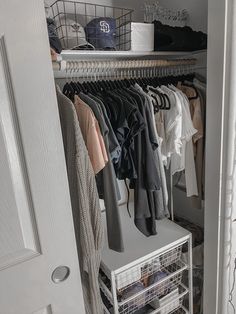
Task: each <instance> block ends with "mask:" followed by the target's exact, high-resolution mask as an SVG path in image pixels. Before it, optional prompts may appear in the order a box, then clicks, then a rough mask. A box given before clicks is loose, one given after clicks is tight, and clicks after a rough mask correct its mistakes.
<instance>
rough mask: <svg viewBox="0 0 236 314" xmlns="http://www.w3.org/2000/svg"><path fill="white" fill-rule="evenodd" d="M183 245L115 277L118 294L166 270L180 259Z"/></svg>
mask: <svg viewBox="0 0 236 314" xmlns="http://www.w3.org/2000/svg"><path fill="white" fill-rule="evenodd" d="M182 247H183V245H182V244H181V245H179V246H178V247H176V248H174V249H171V250H169V251H167V252H165V253H163V254H161V255H157V256H154V257H153V258H150V259H148V260H147V261H145V262H143V263H142V264H138V265H137V266H134V267H131V268H130V269H128V270H127V271H124V272H121V273H120V274H117V275H116V287H117V290H118V292H120V293H122V291H123V290H125V289H127V288H129V287H130V286H132V285H134V284H135V283H136V282H138V281H139V280H142V281H143V282H145V281H146V280H147V279H148V278H149V277H150V276H152V275H153V274H155V273H156V272H158V271H160V270H162V269H164V268H167V267H168V266H169V265H171V264H174V263H177V262H178V261H179V260H180V258H181V253H182Z"/></svg>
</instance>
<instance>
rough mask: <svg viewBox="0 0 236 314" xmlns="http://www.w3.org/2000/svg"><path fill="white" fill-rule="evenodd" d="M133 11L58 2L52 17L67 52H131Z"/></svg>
mask: <svg viewBox="0 0 236 314" xmlns="http://www.w3.org/2000/svg"><path fill="white" fill-rule="evenodd" d="M132 13H133V10H131V9H126V8H118V7H113V6H105V5H100V4H91V3H84V2H76V1H68V0H57V1H55V2H54V3H53V4H52V5H51V15H52V18H53V19H54V21H55V23H56V25H57V34H58V37H59V39H60V41H61V44H62V48H63V49H85V50H87V49H88V50H91V49H95V50H122V51H125V50H130V48H131V21H132Z"/></svg>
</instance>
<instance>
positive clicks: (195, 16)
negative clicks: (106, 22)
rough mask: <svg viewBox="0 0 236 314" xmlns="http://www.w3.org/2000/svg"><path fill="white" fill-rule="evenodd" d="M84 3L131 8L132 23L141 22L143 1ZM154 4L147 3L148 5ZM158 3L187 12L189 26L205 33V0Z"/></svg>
mask: <svg viewBox="0 0 236 314" xmlns="http://www.w3.org/2000/svg"><path fill="white" fill-rule="evenodd" d="M46 1H47V3H48V4H52V3H53V2H55V0H46ZM80 1H81V0H80ZM81 2H82V1H81ZM84 2H87V3H97V4H101V5H111V6H112V5H113V6H118V7H124V8H131V9H134V10H135V11H134V15H133V19H134V21H143V15H144V12H143V9H144V3H145V1H144V0H128V1H127V0H85V1H84ZM154 2H155V1H149V3H154ZM159 2H160V4H161V5H163V6H165V7H168V8H173V9H186V10H188V12H189V15H190V21H189V25H190V26H191V27H193V29H195V30H201V31H204V32H206V31H207V0H198V1H196V0H160V1H159Z"/></svg>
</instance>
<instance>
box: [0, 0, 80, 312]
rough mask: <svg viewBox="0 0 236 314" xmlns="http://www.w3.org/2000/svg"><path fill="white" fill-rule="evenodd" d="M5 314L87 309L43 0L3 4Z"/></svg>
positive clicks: (1, 280) (1, 278)
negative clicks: (84, 302) (81, 279)
mask: <svg viewBox="0 0 236 314" xmlns="http://www.w3.org/2000/svg"><path fill="white" fill-rule="evenodd" d="M62 266H65V267H62ZM58 267H59V268H58ZM55 269H57V270H56V271H55V272H54V270H55ZM53 272H54V275H52V274H53ZM53 278H54V281H53ZM0 313H1V314H33V313H34V314H49V313H50V314H52V313H56V314H76V313H78V314H83V313H84V304H83V298H82V290H81V281H80V274H79V265H78V259H77V253H76V244H75V238H74V231H73V221H72V214H71V207H70V198H69V190H68V184H67V178H66V167H65V160H64V151H63V144H62V137H61V133H60V122H59V116H58V109H57V103H56V96H55V88H54V81H53V73H52V69H51V62H50V52H49V44H48V39H47V29H46V23H45V14H44V7H43V1H42V0H34V1H32V0H24V1H18V0H10V1H9V0H1V1H0Z"/></svg>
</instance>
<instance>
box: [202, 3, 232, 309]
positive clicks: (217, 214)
mask: <svg viewBox="0 0 236 314" xmlns="http://www.w3.org/2000/svg"><path fill="white" fill-rule="evenodd" d="M233 2H234V1H233V0H208V57H207V71H208V73H207V115H206V125H207V128H206V172H205V196H206V197H205V198H206V199H205V248H204V302H203V303H204V306H203V313H204V314H222V313H224V314H226V313H228V312H227V305H228V297H229V290H228V283H227V280H228V279H229V276H230V273H229V267H227V263H229V254H230V251H229V250H230V247H231V238H230V237H229V233H228V230H229V229H228V228H233V218H234V217H233V213H234V208H233V204H232V198H233V194H234V190H233V188H232V187H233V185H232V181H233V179H234V178H233V174H232V169H233V162H234V161H233V158H232V157H233V156H234V151H233V148H234V147H233V144H234V129H235V127H234V124H235V116H236V111H235V110H234V108H233V104H234V103H235V102H234V101H233V100H234V99H233V98H232V93H231V92H232V87H233V86H232V85H231V82H232V71H231V66H232V60H233V58H232V57H233V52H234V50H233V44H232V43H233V41H232V39H233V36H232V31H233V22H234V19H236V17H234V16H233ZM234 107H235V106H234ZM234 145H235V144H234ZM235 193H236V192H235ZM226 261H227V262H226ZM230 262H231V261H230Z"/></svg>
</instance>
